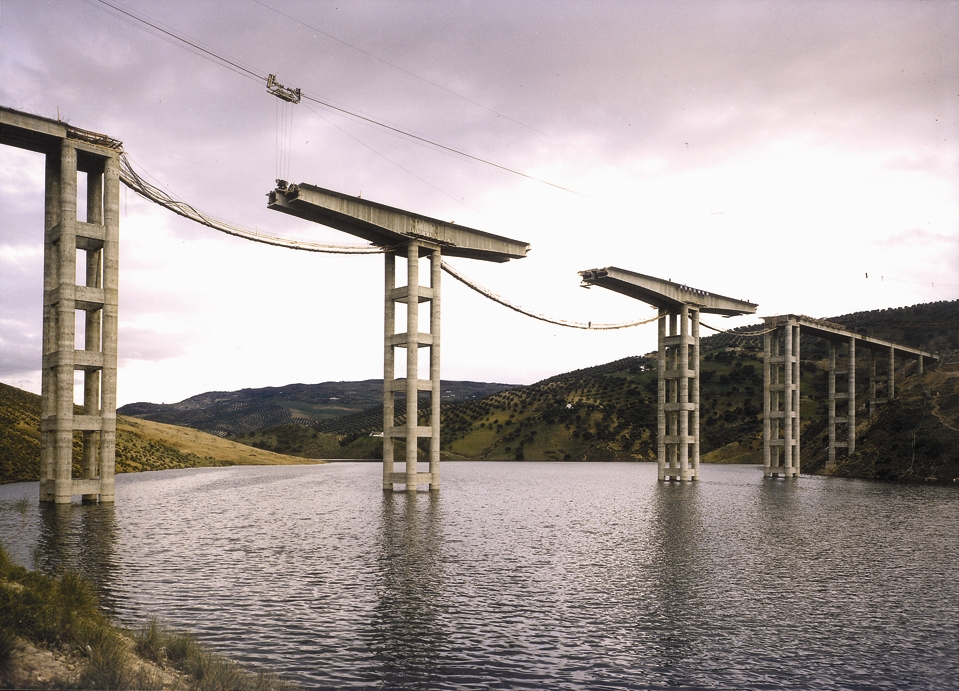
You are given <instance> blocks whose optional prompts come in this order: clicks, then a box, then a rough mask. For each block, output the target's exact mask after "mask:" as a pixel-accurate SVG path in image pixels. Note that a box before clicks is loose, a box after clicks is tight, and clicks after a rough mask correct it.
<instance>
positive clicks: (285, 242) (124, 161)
mask: <svg viewBox="0 0 959 691" xmlns="http://www.w3.org/2000/svg"><path fill="white" fill-rule="evenodd" d="M120 181H121V182H122V183H123V184H124V185H126V186H127V187H129V188H130V189H132V190H133V191H134V192H136V193H137V194H139V195H140V196H141V197H143V198H144V199H146V200H148V201H151V202H153V203H155V204H159V205H160V206H162V207H164V208H165V209H169V210H170V211H172V212H173V213H175V214H177V215H179V216H183V217H184V218H187V219H189V220H191V221H194V222H195V223H199V224H201V225H204V226H207V227H208V228H212V229H213V230H217V231H219V232H221V233H226V234H227V235H233V236H235V237H239V238H243V239H245V240H252V241H253V242H260V243H263V244H266V245H275V246H277V247H285V248H287V249H293V250H303V251H306V252H322V253H327V254H382V253H384V252H389V251H391V249H392V248H390V247H378V246H375V245H369V246H360V245H323V244H319V243H315V242H305V241H303V240H293V239H292V238H284V237H281V236H279V235H272V234H270V233H263V232H260V231H259V230H253V229H250V228H244V227H242V226H238V225H236V224H234V223H228V222H227V221H221V220H219V219H217V218H214V217H213V216H210V215H209V214H206V213H203V212H202V211H199V210H197V209H196V208H194V207H193V206H191V205H189V204H187V203H186V202H184V201H181V200H179V199H175V198H174V197H173V196H172V195H170V194H169V193H167V192H165V191H163V190H161V189H160V188H159V187H157V186H156V185H152V184H150V183H149V182H147V181H146V180H144V179H143V178H142V177H141V176H140V175H139V174H138V173H137V172H136V170H135V169H134V168H133V164H132V163H131V162H130V159H129V157H128V156H127V155H126V154H123V155H121V156H120ZM441 266H442V269H443V271H445V272H446V273H448V274H449V275H450V276H452V277H453V278H455V279H456V280H457V281H459V282H461V283H462V284H464V285H465V286H467V287H468V288H470V289H472V290H474V291H476V292H477V293H479V294H480V295H482V296H483V297H485V298H487V299H489V300H492V301H493V302H495V303H497V304H500V305H503V306H504V307H508V308H509V309H511V310H513V311H514V312H519V313H520V314H523V315H525V316H527V317H532V318H533V319H538V320H539V321H544V322H547V323H549V324H555V325H557V326H564V327H567V328H570V329H586V330H592V331H609V330H612V329H628V328H630V327H633V326H641V325H642V324H649V323H651V322H654V321H656V320H657V319H659V315H656V316H653V317H650V318H649V319H640V320H639V321H634V322H626V323H622V324H593V323H592V322H587V323H585V324H584V323H582V322H571V321H567V320H565V319H553V318H552V317H547V316H545V315H542V314H537V313H536V312H531V311H529V310H527V309H524V308H522V307H520V306H518V305H515V304H513V303H512V302H510V301H509V300H507V299H506V298H504V297H502V296H500V295H497V294H496V293H494V292H493V291H491V290H489V289H488V288H484V287H483V286H481V285H479V284H478V283H476V282H474V281H471V280H470V279H468V278H466V277H465V276H464V275H463V274H461V273H460V272H459V271H457V270H456V269H454V268H453V267H452V266H450V265H449V264H447V263H446V262H442V263H441Z"/></svg>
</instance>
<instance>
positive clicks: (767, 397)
mask: <svg viewBox="0 0 959 691" xmlns="http://www.w3.org/2000/svg"><path fill="white" fill-rule="evenodd" d="M765 331H766V333H765V334H763V468H769V467H770V466H772V439H773V426H772V413H773V396H772V377H773V367H772V352H773V351H772V348H773V345H772V340H773V333H775V332H773V333H770V330H769V322H768V321H767V322H766V329H765Z"/></svg>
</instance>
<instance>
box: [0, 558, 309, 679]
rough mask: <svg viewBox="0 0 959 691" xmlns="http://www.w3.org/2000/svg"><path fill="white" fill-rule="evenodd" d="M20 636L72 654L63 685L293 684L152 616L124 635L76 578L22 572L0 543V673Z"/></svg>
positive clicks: (11, 657)
mask: <svg viewBox="0 0 959 691" xmlns="http://www.w3.org/2000/svg"><path fill="white" fill-rule="evenodd" d="M21 640H24V641H28V642H30V643H33V644H35V645H37V646H40V647H41V648H46V649H49V650H57V651H59V652H61V653H65V654H69V655H73V656H74V657H76V658H78V659H79V660H80V661H81V665H80V667H81V668H80V672H79V677H78V678H76V679H73V680H71V682H72V683H71V685H73V684H76V685H77V686H78V687H80V688H84V689H162V688H171V687H174V688H176V687H178V688H188V689H197V690H198V691H292V689H294V688H296V687H295V686H293V685H292V684H290V683H288V682H286V681H284V680H282V679H280V678H279V677H277V676H276V675H273V674H265V673H257V672H252V671H249V670H247V669H245V668H243V667H241V666H240V665H239V664H237V663H236V662H233V661H231V660H228V659H226V658H224V657H222V656H220V655H217V654H215V653H212V652H210V651H208V650H206V649H205V648H204V647H203V646H202V645H201V644H200V643H198V642H197V641H196V639H195V638H194V637H193V635H192V634H190V633H187V632H182V631H173V630H168V629H165V628H163V627H161V626H160V625H159V623H158V622H157V620H156V619H151V620H150V621H149V622H148V623H147V624H146V625H144V626H143V627H141V628H140V629H139V630H137V631H135V632H134V633H133V634H132V636H131V634H130V633H129V632H126V631H124V630H123V629H121V628H119V627H117V626H114V625H113V624H112V623H111V622H110V620H109V619H108V618H107V617H106V615H105V614H104V613H103V612H102V611H101V610H100V608H99V605H98V603H97V598H96V595H95V594H94V592H93V589H92V587H91V586H90V584H89V583H87V582H86V581H85V580H83V579H82V578H81V577H80V576H78V575H77V574H73V573H66V574H63V575H61V576H47V575H44V574H41V573H39V572H37V571H29V570H28V569H25V568H24V567H22V566H19V565H17V564H14V563H13V561H12V560H11V559H10V556H9V554H8V553H7V551H6V549H5V548H4V547H3V545H2V544H0V672H3V671H4V670H7V671H8V672H9V670H10V669H11V665H12V664H13V663H14V658H15V656H16V653H17V650H18V648H19V647H20V641H21ZM173 670H175V673H171V671H173ZM0 676H3V675H2V674H0ZM65 681H66V680H65ZM3 682H4V680H3V679H0V684H3Z"/></svg>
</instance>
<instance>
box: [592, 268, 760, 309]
mask: <svg viewBox="0 0 959 691" xmlns="http://www.w3.org/2000/svg"><path fill="white" fill-rule="evenodd" d="M579 275H580V276H581V277H582V285H583V286H584V287H589V286H594V285H596V286H602V287H603V288H608V289H609V290H612V291H615V292H617V293H621V294H623V295H628V296H629V297H632V298H636V299H637V300H642V301H643V302H646V303H649V304H650V305H652V306H653V307H659V308H663V309H669V310H673V311H676V310H678V309H680V308H681V306H682V305H690V306H695V307H696V308H697V309H698V310H699V312H701V313H703V314H724V315H727V316H732V315H739V314H755V312H756V305H754V304H753V303H751V302H747V301H746V300H737V299H735V298H728V297H726V296H724V295H717V294H715V293H709V292H707V291H705V290H699V289H697V288H690V287H689V286H686V285H682V284H679V283H673V282H672V281H664V280H663V279H661V278H654V277H653V276H647V275H645V274H638V273H635V272H633V271H626V270H625V269H619V268H617V267H615V266H607V267H605V268H602V269H588V270H586V271H580V272H579Z"/></svg>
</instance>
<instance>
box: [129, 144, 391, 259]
mask: <svg viewBox="0 0 959 691" xmlns="http://www.w3.org/2000/svg"><path fill="white" fill-rule="evenodd" d="M120 181H121V182H122V183H123V184H124V185H126V186H127V187H129V188H130V189H131V190H133V191H134V192H136V193H137V194H139V195H140V196H141V197H143V198H144V199H147V200H149V201H151V202H153V203H155V204H159V205H160V206H162V207H164V208H166V209H169V210H170V211H172V212H173V213H175V214H177V215H179V216H183V217H184V218H188V219H190V220H191V221H194V222H196V223H199V224H201V225H205V226H207V227H208V228H213V229H214V230H218V231H220V232H221V233H226V234H227V235H233V236H235V237H239V238H243V239H245V240H252V241H253V242H261V243H263V244H265V245H275V246H277V247H286V248H287V249H292V250H303V251H305V252H323V253H327V254H382V253H383V252H385V251H387V248H383V247H377V246H375V245H365V246H364V245H324V244H320V243H316V242H306V241H304V240H293V239H292V238H284V237H280V236H278V235H272V234H270V233H263V232H261V231H259V230H254V229H251V228H244V227H242V226H238V225H235V224H233V223H228V222H227V221H221V220H219V219H217V218H214V217H213V216H210V215H209V214H205V213H203V212H202V211H198V210H197V209H195V208H194V207H192V206H190V205H189V204H187V203H186V202H184V201H180V200H178V199H175V198H173V197H172V196H171V195H169V194H167V193H166V192H164V191H163V190H161V189H160V188H158V187H156V186H155V185H151V184H150V183H149V182H147V181H146V180H144V179H143V178H142V177H140V175H138V174H137V172H136V171H135V170H134V169H133V165H132V164H131V163H130V159H129V158H128V157H127V156H126V155H123V156H121V157H120Z"/></svg>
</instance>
